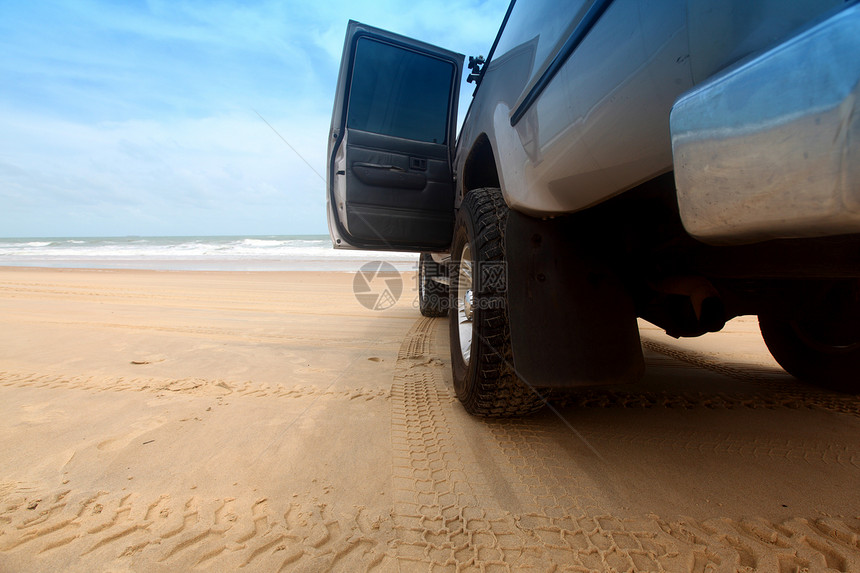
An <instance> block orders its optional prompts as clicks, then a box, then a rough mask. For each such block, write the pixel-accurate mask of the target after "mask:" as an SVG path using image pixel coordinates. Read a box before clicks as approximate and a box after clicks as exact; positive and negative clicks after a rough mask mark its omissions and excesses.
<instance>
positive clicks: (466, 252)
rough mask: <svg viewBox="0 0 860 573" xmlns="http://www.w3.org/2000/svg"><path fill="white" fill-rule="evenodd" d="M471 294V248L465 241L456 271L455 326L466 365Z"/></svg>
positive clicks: (469, 335) (470, 322)
mask: <svg viewBox="0 0 860 573" xmlns="http://www.w3.org/2000/svg"><path fill="white" fill-rule="evenodd" d="M472 296H473V295H472V250H471V249H470V248H469V244H468V243H466V245H464V246H463V251H462V252H461V253H460V265H459V272H458V273H457V326H458V329H459V333H460V355H461V356H462V357H463V363H464V364H466V365H467V366H468V365H469V358H470V357H471V356H472V317H473V312H474V310H473V306H472V302H473V299H472Z"/></svg>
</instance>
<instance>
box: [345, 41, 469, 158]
mask: <svg viewBox="0 0 860 573" xmlns="http://www.w3.org/2000/svg"><path fill="white" fill-rule="evenodd" d="M453 78H454V66H453V65H452V64H451V63H450V62H445V61H442V60H437V59H436V58H432V57H429V56H425V55H423V54H419V53H417V52H412V51H409V50H406V49H402V48H397V47H394V46H392V45H390V44H384V43H382V42H377V41H375V40H371V39H369V38H359V40H358V46H356V53H355V65H354V67H353V74H352V86H351V87H350V92H349V110H348V112H347V113H348V116H347V127H350V128H353V129H360V130H362V131H370V132H373V133H380V134H384V135H393V136H396V137H402V138H405V139H413V140H416V141H427V142H431V143H446V141H445V139H446V135H447V133H448V129H447V126H448V101H449V98H450V94H451V82H452V81H453Z"/></svg>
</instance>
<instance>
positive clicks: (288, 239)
mask: <svg viewBox="0 0 860 573" xmlns="http://www.w3.org/2000/svg"><path fill="white" fill-rule="evenodd" d="M369 260H384V261H392V262H398V263H404V264H407V263H408V264H409V266H414V263H415V262H416V261H417V255H416V254H414V253H401V252H380V251H359V250H343V249H334V248H332V245H331V241H330V240H329V238H328V237H326V236H300V237H299V236H289V235H284V236H246V237H93V238H86V237H74V238H57V239H42V238H37V239H33V238H30V239H0V264H2V265H24V266H36V265H39V264H42V265H44V266H55V267H59V266H86V267H94V268H114V267H117V266H122V267H123V268H164V267H169V268H172V269H174V268H201V267H206V264H207V263H213V264H210V265H209V266H210V267H214V266H218V265H217V264H215V263H217V262H225V263H232V264H226V265H222V266H226V267H236V266H237V265H238V266H243V265H244V266H245V267H249V268H250V267H265V269H266V270H269V269H271V270H276V269H278V268H297V267H301V268H308V269H313V268H319V267H326V266H328V267H331V266H338V263H339V262H342V263H348V264H346V265H339V266H340V267H344V266H348V267H349V268H352V267H355V266H356V264H358V263H360V262H362V261H369ZM183 261H185V262H188V263H189V264H188V265H183V264H182V263H183ZM119 262H121V263H122V265H120V264H118V263H119ZM255 262H256V263H255ZM161 263H164V264H161ZM315 263H319V264H315ZM401 266H404V265H401ZM207 268H208V267H207Z"/></svg>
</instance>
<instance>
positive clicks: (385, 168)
mask: <svg viewBox="0 0 860 573" xmlns="http://www.w3.org/2000/svg"><path fill="white" fill-rule="evenodd" d="M352 165H353V167H366V168H369V169H380V170H383V171H399V172H400V173H405V172H406V170H405V169H403V168H402V167H398V166H397V165H380V164H379V163H364V162H359V161H356V162H355V163H353V164H352Z"/></svg>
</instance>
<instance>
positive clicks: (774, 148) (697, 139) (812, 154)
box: [670, 4, 860, 244]
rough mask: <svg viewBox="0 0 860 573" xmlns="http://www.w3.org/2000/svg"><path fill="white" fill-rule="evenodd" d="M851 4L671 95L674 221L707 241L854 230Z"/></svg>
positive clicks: (857, 92) (859, 18) (857, 14)
mask: <svg viewBox="0 0 860 573" xmlns="http://www.w3.org/2000/svg"><path fill="white" fill-rule="evenodd" d="M858 100H860V5H857V4H855V5H853V6H851V7H849V8H847V9H845V10H843V11H841V12H839V13H837V14H836V15H834V16H832V17H830V18H829V19H827V20H825V21H824V22H821V23H819V24H817V25H815V26H813V27H811V28H809V29H807V30H805V31H804V32H802V33H800V34H799V35H797V36H795V37H794V38H792V39H790V40H788V41H786V42H784V43H782V44H780V45H779V46H777V47H776V48H774V49H772V50H770V51H768V52H766V53H764V54H762V55H759V56H757V57H755V58H754V59H752V60H749V61H746V62H744V63H742V64H740V65H738V66H736V67H734V68H733V69H731V70H729V71H727V72H725V73H723V74H720V76H718V77H716V78H714V79H711V80H708V81H707V82H705V83H704V84H702V85H700V86H697V87H696V88H695V89H694V90H692V91H690V92H688V93H687V94H685V95H683V96H682V97H681V98H679V99H678V101H677V102H676V103H675V105H674V107H673V108H672V114H671V121H670V125H671V132H672V153H673V159H674V168H675V182H676V186H677V190H678V205H679V208H680V212H681V219H682V221H683V223H684V227H685V228H686V229H687V231H688V232H689V233H690V234H691V235H693V236H694V237H696V238H698V239H700V240H702V241H704V242H706V243H711V244H744V243H754V242H758V241H763V240H768V239H776V238H802V237H825V236H831V235H840V234H853V233H860V101H858Z"/></svg>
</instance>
